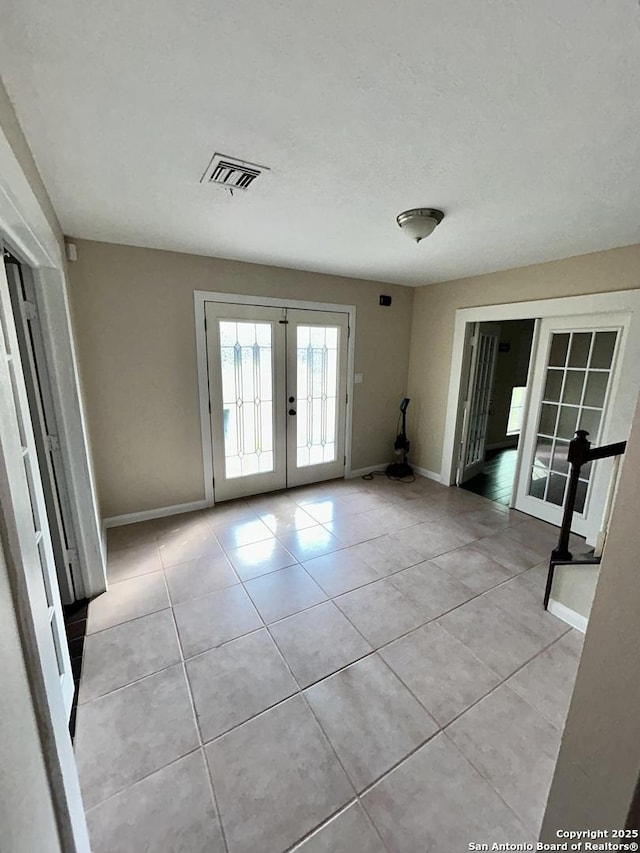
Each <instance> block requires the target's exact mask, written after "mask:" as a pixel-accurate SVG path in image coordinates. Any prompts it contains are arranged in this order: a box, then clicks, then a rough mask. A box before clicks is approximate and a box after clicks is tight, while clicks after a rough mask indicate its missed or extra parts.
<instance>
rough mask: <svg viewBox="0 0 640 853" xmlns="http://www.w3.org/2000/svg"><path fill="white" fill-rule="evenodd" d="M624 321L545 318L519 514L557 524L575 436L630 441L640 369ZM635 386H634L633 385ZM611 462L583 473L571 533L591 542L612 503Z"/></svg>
mask: <svg viewBox="0 0 640 853" xmlns="http://www.w3.org/2000/svg"><path fill="white" fill-rule="evenodd" d="M627 322H628V318H627V317H626V316H625V315H615V314H613V315H612V314H609V315H607V314H604V315H588V316H581V317H569V318H567V317H560V318H550V319H545V320H542V321H541V323H540V338H539V344H538V347H537V352H536V355H535V363H534V370H533V381H532V385H531V397H530V404H529V410H528V414H527V419H526V422H525V428H524V431H523V434H522V436H521V442H522V455H521V464H520V474H519V477H518V483H517V489H516V500H515V506H516V509H519V510H522V511H523V512H526V513H529V514H530V515H534V516H536V517H537V518H541V519H544V520H545V521H549V522H551V523H553V524H557V525H559V524H560V523H561V521H562V512H563V505H564V498H565V493H566V488H567V481H568V475H569V463H568V460H567V453H568V448H569V442H570V441H571V439H572V438H573V437H574V435H575V432H576V430H578V429H584V430H587V431H588V433H589V441H591V443H592V445H594V446H598V445H600V444H606V443H609V442H611V441H619V440H624V439H626V438H627V433H628V430H629V427H630V424H629V423H628V422H623V421H628V417H627V416H626V415H622V414H621V413H622V412H625V411H627V410H628V406H627V405H626V404H625V400H624V398H625V397H626V396H628V395H629V394H632V395H633V394H637V386H638V375H639V374H638V368H637V365H633V364H625V361H624V334H625V328H626V324H627ZM632 386H633V387H632ZM610 471H611V463H610V460H602V461H600V462H596V463H593V464H589V465H586V466H584V467H583V468H582V472H581V478H580V481H579V484H578V492H577V499H576V505H575V514H574V517H573V525H572V529H573V531H574V532H575V533H578V534H581V535H584V536H587V537H591V538H592V537H593V536H594V535H595V534H597V531H598V529H599V524H600V519H601V517H602V512H603V508H604V504H605V501H606V496H607V491H608V484H609V477H610Z"/></svg>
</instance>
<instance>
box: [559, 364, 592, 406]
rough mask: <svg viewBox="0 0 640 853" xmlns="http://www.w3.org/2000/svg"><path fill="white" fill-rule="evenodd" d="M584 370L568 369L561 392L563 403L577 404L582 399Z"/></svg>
mask: <svg viewBox="0 0 640 853" xmlns="http://www.w3.org/2000/svg"><path fill="white" fill-rule="evenodd" d="M585 376H586V373H585V371H584V370H568V371H567V376H566V378H565V380H564V391H563V392H562V402H563V403H573V404H574V405H579V404H580V401H581V400H582V388H583V386H584V377H585Z"/></svg>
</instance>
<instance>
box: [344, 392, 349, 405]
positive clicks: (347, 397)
mask: <svg viewBox="0 0 640 853" xmlns="http://www.w3.org/2000/svg"><path fill="white" fill-rule="evenodd" d="M345 396H346V399H345V401H344V402H345V405H346V406H348V405H349V392H348V391H347V393H346V395H345Z"/></svg>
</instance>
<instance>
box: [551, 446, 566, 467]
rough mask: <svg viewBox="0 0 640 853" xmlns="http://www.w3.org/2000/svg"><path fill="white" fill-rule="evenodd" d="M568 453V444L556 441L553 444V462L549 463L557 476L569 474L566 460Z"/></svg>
mask: <svg viewBox="0 0 640 853" xmlns="http://www.w3.org/2000/svg"><path fill="white" fill-rule="evenodd" d="M568 453H569V442H568V441H561V440H560V439H558V440H557V441H556V443H555V447H554V448H553V460H552V462H551V467H552V468H553V470H554V471H557V472H558V473H559V474H568V473H569V460H568V459H567V454H568Z"/></svg>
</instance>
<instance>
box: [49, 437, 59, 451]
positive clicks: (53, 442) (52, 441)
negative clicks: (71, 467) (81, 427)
mask: <svg viewBox="0 0 640 853" xmlns="http://www.w3.org/2000/svg"><path fill="white" fill-rule="evenodd" d="M47 444H48V446H49V452H50V453H57V452H58V451H59V450H60V439H59V438H58V436H57V435H48V436H47Z"/></svg>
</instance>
